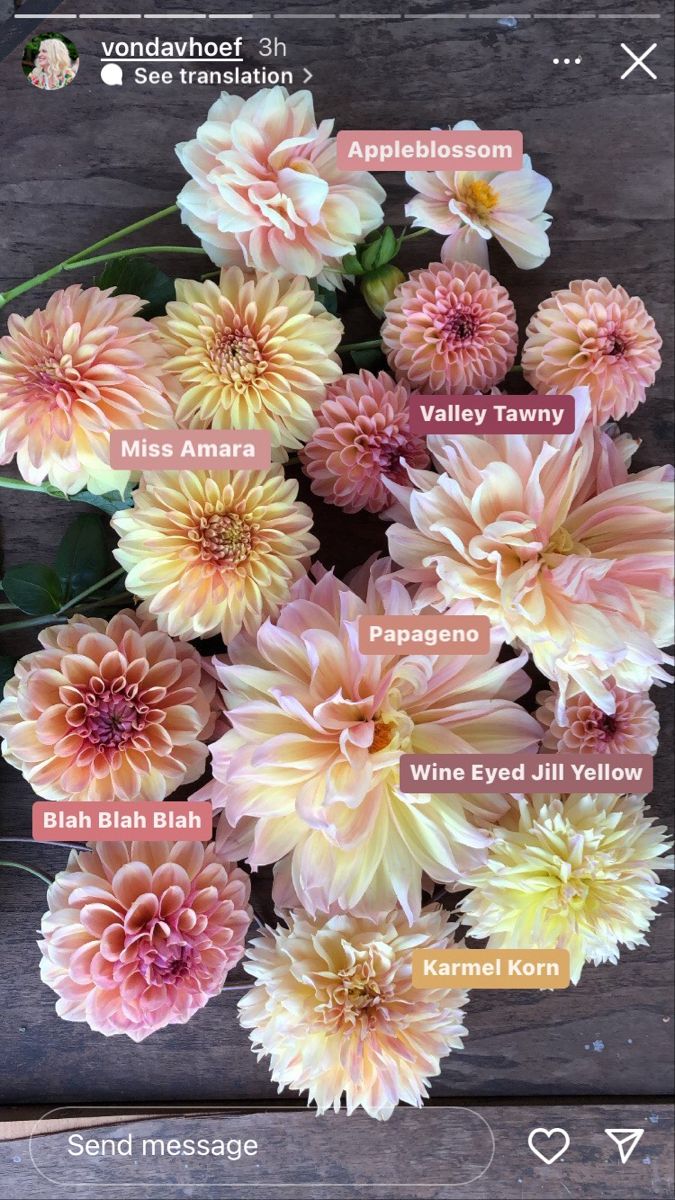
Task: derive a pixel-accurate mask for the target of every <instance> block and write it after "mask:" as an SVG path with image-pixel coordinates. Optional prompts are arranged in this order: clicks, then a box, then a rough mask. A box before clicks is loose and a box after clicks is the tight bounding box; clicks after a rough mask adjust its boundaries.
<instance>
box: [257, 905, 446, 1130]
mask: <svg viewBox="0 0 675 1200" xmlns="http://www.w3.org/2000/svg"><path fill="white" fill-rule="evenodd" d="M284 919H285V920H286V922H287V924H288V928H287V929H286V928H284V927H283V926H281V925H280V926H278V927H277V928H276V929H265V930H264V932H263V934H262V937H258V938H256V939H255V941H254V942H253V944H252V945H251V946H250V947H249V952H248V957H247V959H246V961H245V962H244V968H245V970H246V971H248V973H249V975H253V976H254V978H255V981H256V982H255V984H254V986H253V987H252V988H251V990H250V992H248V993H247V994H246V995H245V996H244V997H242V999H241V1000H240V1001H239V1019H240V1021H241V1024H242V1025H243V1027H244V1029H250V1030H251V1035H250V1036H251V1042H252V1043H253V1048H254V1050H255V1051H256V1053H257V1056H258V1059H259V1060H260V1059H261V1058H265V1057H268V1056H269V1058H270V1060H271V1064H272V1079H273V1080H274V1081H275V1083H278V1085H279V1091H281V1090H282V1089H283V1088H284V1087H289V1088H293V1090H295V1091H298V1092H305V1091H306V1092H307V1095H308V1102H309V1103H310V1104H316V1107H317V1109H318V1112H319V1113H323V1112H325V1111H326V1110H327V1109H330V1108H332V1109H334V1110H335V1112H337V1111H338V1110H339V1108H340V1104H341V1101H342V1097H343V1096H344V1099H345V1103H346V1108H347V1112H348V1113H352V1112H354V1110H355V1109H356V1108H359V1107H361V1108H363V1109H365V1111H366V1112H367V1113H368V1115H369V1116H371V1117H376V1118H377V1119H378V1120H380V1121H386V1120H387V1119H388V1118H389V1117H390V1116H391V1114H392V1112H393V1111H394V1109H395V1107H396V1105H397V1104H398V1102H399V1100H403V1101H405V1103H406V1104H412V1105H415V1106H416V1107H417V1108H420V1107H421V1105H422V1100H423V1099H425V1098H426V1096H427V1095H428V1093H427V1084H428V1082H429V1077H430V1076H432V1075H438V1074H439V1072H440V1060H441V1058H443V1057H444V1056H445V1055H446V1054H448V1053H449V1052H450V1051H451V1050H458V1049H461V1048H462V1038H463V1036H464V1035H465V1033H466V1030H465V1029H464V1026H463V1024H462V1016H463V1014H462V1012H461V1008H462V1006H463V1005H464V1004H466V1002H467V999H468V997H467V994H466V992H461V991H456V990H451V989H450V988H433V989H432V990H429V991H420V990H419V989H418V988H414V987H413V986H412V982H411V976H412V966H411V957H410V956H411V951H412V950H413V949H425V948H429V949H444V948H445V947H447V946H448V945H451V944H452V942H453V934H454V929H455V926H454V925H452V924H450V922H449V920H448V914H447V913H446V912H445V911H444V910H443V909H442V908H440V907H439V906H438V905H430V906H429V907H428V908H425V909H424V910H423V911H422V912H421V913H420V915H419V916H418V917H417V918H416V920H415V922H414V924H413V925H412V926H410V925H408V922H407V921H406V919H405V917H404V915H403V913H402V912H401V911H400V909H399V910H396V911H394V912H392V913H389V914H383V915H381V916H379V917H377V918H375V919H373V920H368V919H366V918H364V917H354V916H346V915H341V916H330V917H321V918H318V919H316V920H312V918H311V917H309V916H308V915H307V914H306V913H302V912H297V913H288V914H285V915H284Z"/></svg>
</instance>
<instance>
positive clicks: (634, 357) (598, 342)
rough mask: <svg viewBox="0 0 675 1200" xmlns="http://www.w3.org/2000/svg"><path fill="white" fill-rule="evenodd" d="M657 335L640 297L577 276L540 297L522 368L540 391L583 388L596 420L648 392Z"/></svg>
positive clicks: (628, 408)
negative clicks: (587, 393) (568, 282)
mask: <svg viewBox="0 0 675 1200" xmlns="http://www.w3.org/2000/svg"><path fill="white" fill-rule="evenodd" d="M661 344H662V343H661V338H660V337H659V334H658V333H657V330H656V325H655V324H654V321H653V320H652V318H651V317H650V315H649V313H648V312H647V310H646V308H645V306H644V304H643V303H642V300H641V299H640V297H639V296H629V295H628V292H627V291H626V290H625V288H622V287H614V286H613V285H612V284H611V283H610V282H609V279H604V278H603V279H598V280H592V279H575V280H574V281H573V283H570V285H569V287H567V288H562V289H561V290H560V291H559V292H554V293H553V295H552V296H549V297H548V299H547V300H544V301H543V302H542V303H541V304H540V305H539V308H538V309H537V311H536V313H535V314H534V316H533V317H532V319H531V321H530V323H529V325H528V327H527V336H526V339H525V345H524V346H523V359H522V361H523V373H524V375H525V378H526V379H527V382H528V383H529V384H531V386H532V387H533V388H534V389H535V391H539V392H558V393H559V394H561V395H562V394H565V393H568V392H571V391H572V389H573V388H575V387H587V388H588V390H589V393H590V397H591V405H592V410H593V419H594V420H595V421H596V422H597V423H598V424H599V425H601V424H603V423H604V422H605V421H608V420H609V419H610V417H613V418H614V419H615V420H619V418H620V417H624V416H626V414H630V413H632V412H634V411H635V409H636V408H637V406H638V404H642V403H643V401H644V400H645V399H646V389H647V388H648V387H649V386H650V385H651V384H652V383H653V382H654V379H655V378H656V372H657V371H658V369H659V367H660V366H661V356H660V354H659V350H660V348H661Z"/></svg>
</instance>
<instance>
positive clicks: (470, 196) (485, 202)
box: [462, 179, 499, 221]
mask: <svg viewBox="0 0 675 1200" xmlns="http://www.w3.org/2000/svg"><path fill="white" fill-rule="evenodd" d="M462 200H463V201H464V204H465V205H466V208H467V210H468V212H469V213H470V214H471V216H472V217H475V218H476V219H477V220H478V221H484V220H485V219H486V217H488V216H489V214H490V213H491V212H492V210H493V208H496V206H497V204H498V203H499V196H498V195H497V193H496V191H495V190H494V188H492V187H490V184H489V183H488V182H487V181H486V180H485V179H474V180H473V182H472V183H470V184H469V185H468V186H467V187H466V188H465V189H464V192H463V194H462Z"/></svg>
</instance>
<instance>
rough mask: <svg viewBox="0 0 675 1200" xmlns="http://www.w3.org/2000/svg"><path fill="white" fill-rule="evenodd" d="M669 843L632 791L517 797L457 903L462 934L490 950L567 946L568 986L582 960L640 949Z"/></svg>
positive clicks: (658, 896) (659, 895)
mask: <svg viewBox="0 0 675 1200" xmlns="http://www.w3.org/2000/svg"><path fill="white" fill-rule="evenodd" d="M669 844H670V843H669V842H668V839H667V831H666V829H665V828H664V827H663V826H658V825H654V822H653V820H652V819H651V818H649V817H647V816H646V815H645V808H644V804H643V801H642V798H641V797H639V796H616V795H597V794H586V795H581V794H575V795H568V796H551V795H547V796H544V795H534V796H530V797H521V799H520V802H519V806H518V808H517V809H516V808H514V809H513V810H512V811H511V813H510V814H509V815H508V816H507V817H505V818H504V819H503V820H502V821H501V823H500V825H499V827H498V829H496V830H495V836H494V841H493V843H492V846H491V848H490V852H489V854H488V858H487V862H486V863H485V864H484V865H483V866H482V867H481V868H480V869H479V870H478V871H477V872H475V874H474V875H473V876H472V877H471V879H470V880H469V882H470V884H471V887H472V889H473V890H472V891H470V892H469V893H468V895H467V896H466V897H465V898H464V899H463V901H462V902H461V908H462V912H463V914H464V919H465V921H466V923H467V925H468V926H469V928H470V930H471V936H472V937H475V938H488V946H491V947H495V948H496V949H499V948H501V947H507V948H509V949H511V948H513V949H537V950H548V949H567V950H569V952H570V969H571V977H572V980H573V982H574V983H578V981H579V977H580V975H581V970H582V967H583V965H584V963H587V962H591V963H595V964H596V965H597V964H598V963H603V962H617V960H618V958H619V948H620V947H621V946H626V947H627V948H628V949H629V950H633V949H634V948H635V947H636V946H643V945H645V943H646V938H645V933H646V932H647V930H648V929H649V926H650V924H651V922H652V920H653V918H654V915H655V914H654V909H655V908H656V905H657V904H660V903H661V902H662V901H663V900H665V898H666V896H667V895H668V888H666V887H662V886H661V885H660V884H659V882H658V875H657V874H656V872H657V870H664V869H666V868H669V867H672V865H673V863H672V858H669V857H666V856H665V852H666V851H667V850H668V848H669Z"/></svg>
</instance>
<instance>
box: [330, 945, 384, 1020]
mask: <svg viewBox="0 0 675 1200" xmlns="http://www.w3.org/2000/svg"><path fill="white" fill-rule="evenodd" d="M339 979H340V982H339V983H338V984H337V986H336V987H335V989H334V991H333V996H332V1000H333V1005H334V1012H335V1010H337V1012H336V1013H335V1015H337V1016H338V1019H339V1020H340V1022H341V1023H344V1024H347V1025H354V1024H355V1023H356V1022H357V1021H358V1020H359V1019H360V1018H362V1017H365V1018H369V1017H370V1016H371V1015H372V1011H373V1009H376V1008H378V1007H379V1006H380V1004H381V1003H382V1000H383V999H384V997H383V995H382V988H381V986H380V983H379V982H378V980H377V978H376V975H375V969H374V966H373V963H372V961H371V960H370V956H368V957H367V958H366V959H365V960H364V961H359V962H356V963H355V964H354V965H353V966H352V967H349V968H347V969H346V970H344V971H340V972H339Z"/></svg>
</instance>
